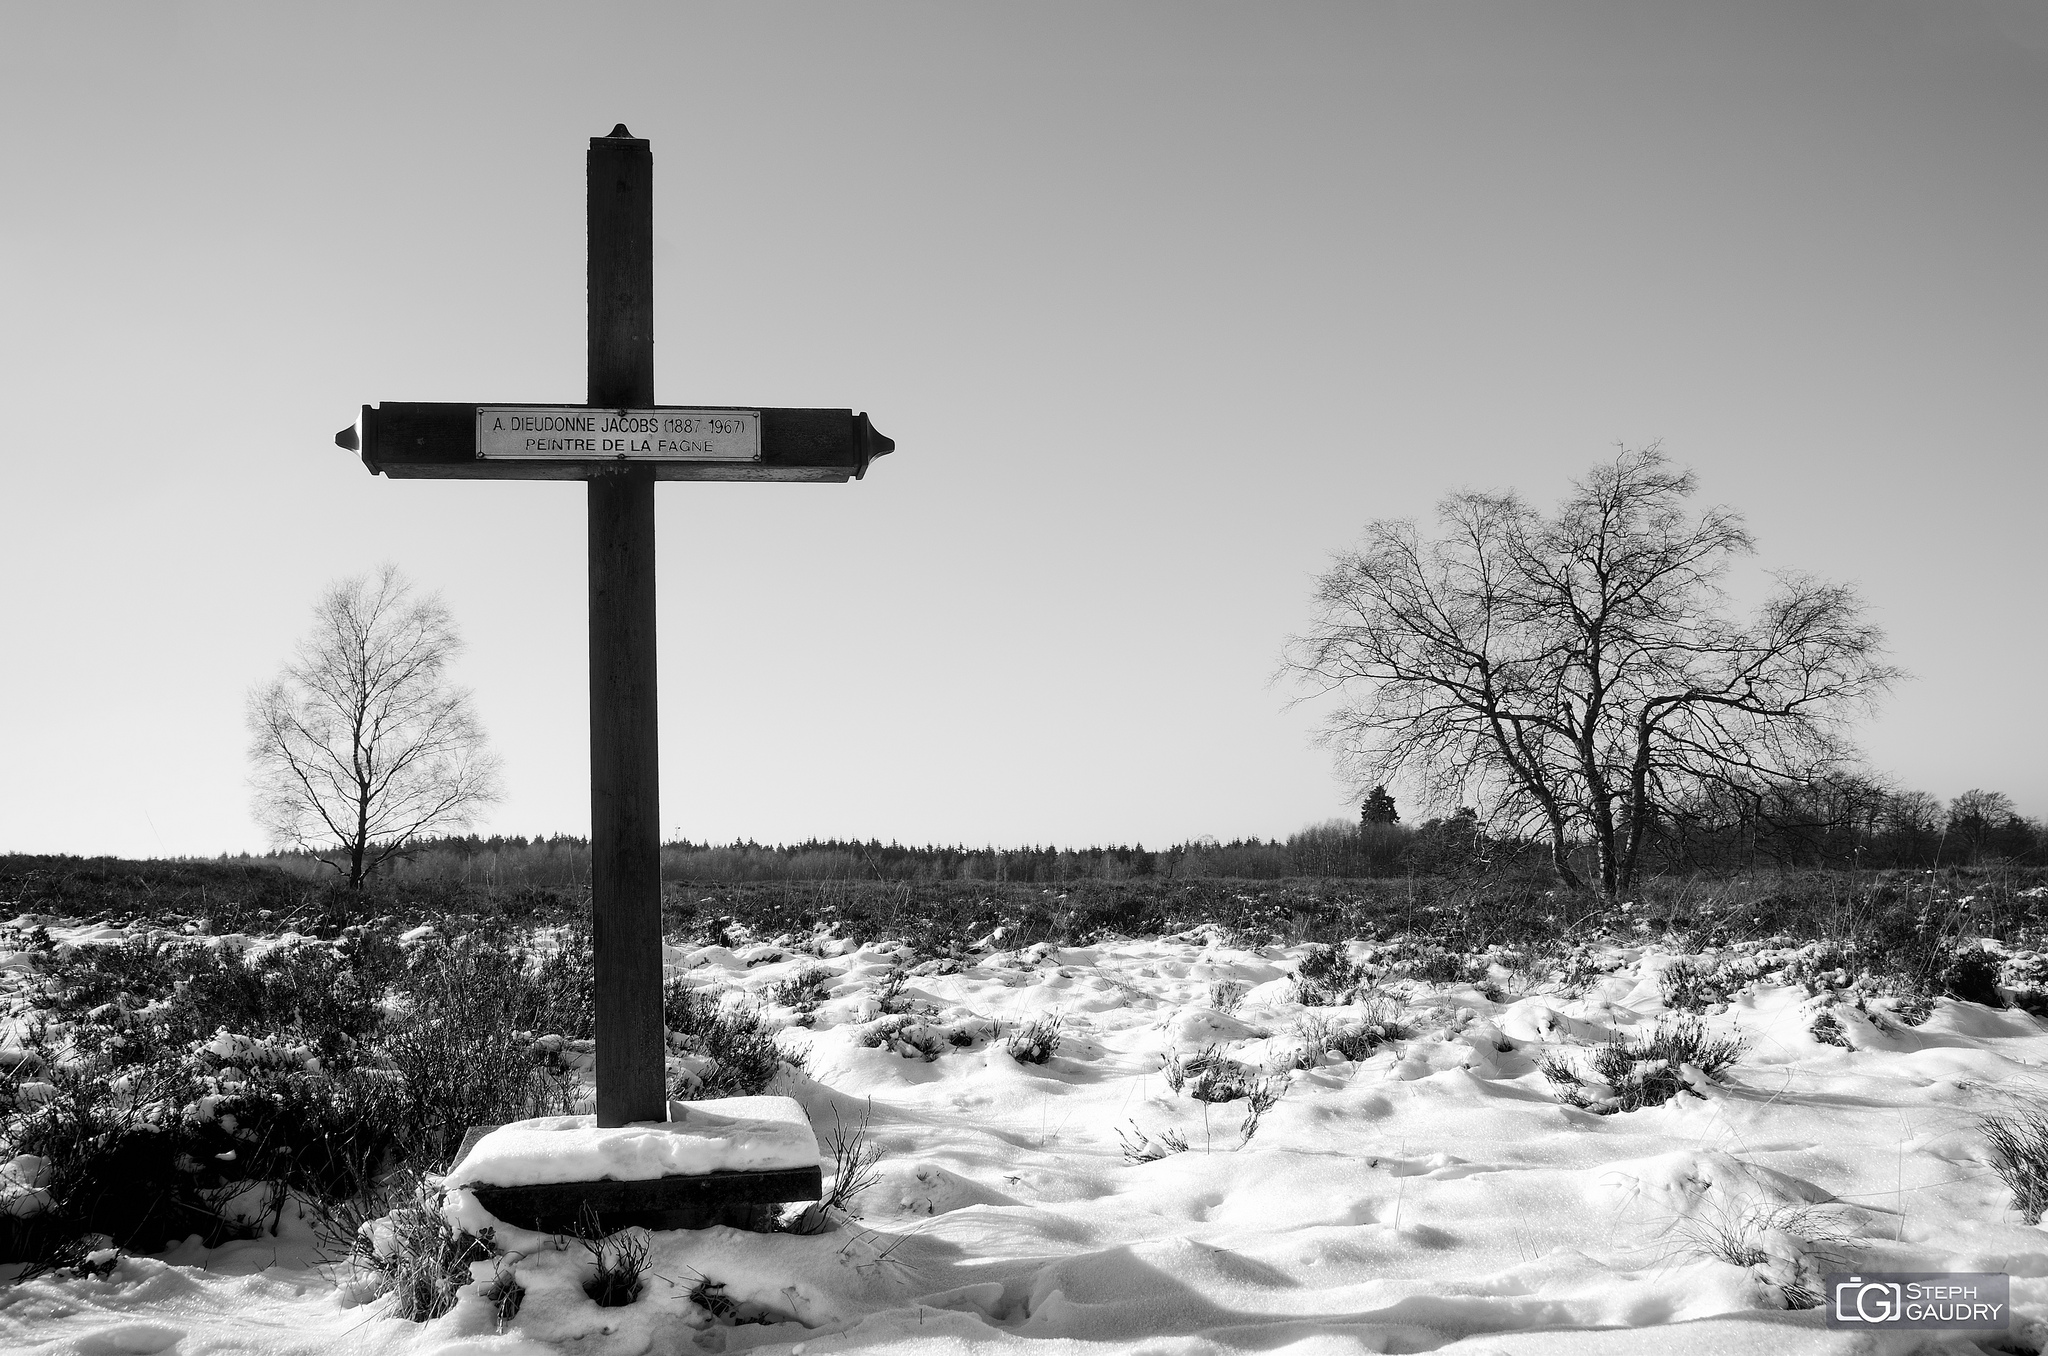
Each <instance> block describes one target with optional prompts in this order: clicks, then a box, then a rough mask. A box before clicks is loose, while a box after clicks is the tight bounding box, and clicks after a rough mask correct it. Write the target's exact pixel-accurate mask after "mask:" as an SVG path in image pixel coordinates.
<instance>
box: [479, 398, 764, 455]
mask: <svg viewBox="0 0 2048 1356" xmlns="http://www.w3.org/2000/svg"><path fill="white" fill-rule="evenodd" d="M476 454H477V456H478V457H481V458H483V459H484V460H486V461H759V460H760V459H761V412H760V411H759V410H716V409H708V410H699V409H652V410H593V409H591V408H589V407H588V406H584V405H479V406H478V407H477V411H476Z"/></svg>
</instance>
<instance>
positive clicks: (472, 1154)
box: [447, 1097, 818, 1187]
mask: <svg viewBox="0 0 2048 1356" xmlns="http://www.w3.org/2000/svg"><path fill="white" fill-rule="evenodd" d="M668 1117H669V1118H668V1119H667V1120H666V1121H636V1122H634V1123H632V1124H630V1125H620V1126H609V1127H605V1128H602V1129H600V1128H599V1127H598V1125H597V1118H596V1117H595V1116H538V1117H535V1118H533V1119H532V1120H524V1121H513V1122H512V1123H511V1124H509V1125H501V1126H499V1127H498V1128H497V1129H495V1130H492V1131H491V1132H490V1133H488V1134H486V1135H484V1136H483V1137H482V1138H480V1139H478V1140H477V1142H476V1143H475V1144H474V1145H472V1146H471V1147H470V1150H469V1152H468V1153H467V1154H465V1155H463V1157H462V1159H461V1161H459V1162H458V1163H456V1165H455V1166H454V1167H453V1168H451V1169H450V1170H449V1172H448V1178H447V1181H448V1185H449V1186H452V1187H524V1186H545V1185H552V1184H555V1183H572V1182H651V1181H656V1180H658V1179H661V1178H668V1177H701V1176H704V1175H706V1174H709V1173H732V1172H772V1171H778V1170H789V1169H815V1168H816V1167H817V1166H818V1141H817V1137H816V1136H815V1135H814V1134H813V1133H812V1132H811V1122H810V1118H809V1117H808V1116H806V1115H805V1114H804V1109H803V1107H802V1106H801V1105H799V1104H798V1102H797V1101H796V1099H795V1098H793V1097H725V1098H715V1099H712V1100H709V1101H703V1102H670V1103H669V1104H668Z"/></svg>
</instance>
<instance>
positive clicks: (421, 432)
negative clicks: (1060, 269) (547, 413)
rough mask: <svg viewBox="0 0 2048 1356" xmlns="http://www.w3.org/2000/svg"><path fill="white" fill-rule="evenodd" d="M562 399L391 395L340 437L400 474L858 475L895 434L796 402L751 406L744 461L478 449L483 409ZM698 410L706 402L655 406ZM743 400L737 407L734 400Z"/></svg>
mask: <svg viewBox="0 0 2048 1356" xmlns="http://www.w3.org/2000/svg"><path fill="white" fill-rule="evenodd" d="M560 408H561V407H560V406H551V405H530V404H522V403H518V402H509V401H508V402H502V403H500V402H492V403H490V404H473V405H472V404H454V403H450V402H447V401H389V400H387V401H385V402H384V403H383V404H382V405H365V406H363V416H362V422H361V423H359V424H356V425H353V426H351V427H349V428H345V429H343V430H342V431H341V432H340V433H338V434H336V435H335V438H334V441H335V442H336V443H337V444H339V445H340V446H342V447H345V448H347V449H348V450H349V451H351V452H361V453H362V457H363V465H365V466H367V467H369V468H370V469H371V470H372V471H374V472H377V473H379V474H382V475H386V476H390V477H391V478H393V479H394V480H588V479H590V478H592V477H593V476H599V475H603V474H605V473H606V471H607V470H608V469H609V468H612V467H615V466H622V465H637V466H647V467H651V468H652V470H653V472H654V478H655V479H656V480H784V481H788V480H796V481H804V480H811V481H845V480H859V479H860V478H861V477H862V476H863V475H865V474H867V469H868V463H869V462H871V461H873V460H874V459H875V458H876V457H879V456H883V455H885V454H886V453H888V452H890V451H892V450H894V448H895V446H896V443H895V440H894V439H891V438H887V437H884V436H883V435H882V434H880V433H877V432H876V431H875V427H874V425H873V424H871V423H869V422H868V417H867V415H866V414H865V413H860V414H856V413H854V412H853V411H852V410H792V409H763V408H759V407H747V408H746V410H745V412H746V413H749V414H758V415H759V416H760V456H759V458H758V459H751V460H746V461H707V460H704V459H702V457H701V456H700V457H698V458H695V459H690V460H682V459H678V460H673V461H671V460H663V459H661V458H660V457H658V456H653V457H650V456H635V457H634V458H632V459H631V460H630V461H629V460H627V459H625V458H613V457H607V456H602V455H592V456H580V457H563V458H559V459H551V458H546V457H535V456H522V457H519V458H517V459H498V458H491V457H485V456H480V455H479V454H478V452H479V449H478V446H477V411H478V410H479V409H493V410H496V409H508V410H509V409H534V410H559V409H560ZM654 408H655V411H656V412H657V413H658V412H659V411H661V410H664V409H674V410H677V411H679V412H684V413H688V414H691V415H697V414H702V413H703V412H704V407H703V406H656V407H654ZM731 408H734V409H735V410H737V409H738V408H739V407H731Z"/></svg>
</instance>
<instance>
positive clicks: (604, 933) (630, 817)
mask: <svg viewBox="0 0 2048 1356" xmlns="http://www.w3.org/2000/svg"><path fill="white" fill-rule="evenodd" d="M624 131H625V128H624V127H623V126H621V127H620V128H619V129H618V131H617V132H615V133H614V134H613V135H611V136H608V137H592V138H591V139H590V157H589V161H588V169H589V185H588V188H589V192H588V198H587V202H588V204H589V214H588V220H589V226H590V256H589V259H590V355H589V366H590V403H591V404H593V405H596V406H607V405H609V406H619V407H624V408H633V407H644V406H647V405H652V404H653V403H654V243H653V242H654V157H653V154H652V153H651V152H650V151H649V149H648V146H647V143H646V142H644V141H641V140H638V139H637V138H632V137H626V136H621V135H619V133H622V132H624ZM587 494H588V498H589V504H588V510H589V512H588V517H589V547H590V551H589V563H590V913H591V927H590V942H591V952H592V954H593V955H594V956H595V958H596V965H597V974H596V983H595V985H594V986H593V988H594V991H595V995H596V1003H597V1014H596V1015H597V1123H598V1124H599V1125H601V1126H612V1125H627V1124H630V1123H631V1122H633V1121H655V1120H660V1119H661V1118H662V1117H664V1116H666V1115H667V1114H668V1086H667V1068H666V1063H665V1060H664V1056H665V1054H666V1053H667V1048H666V1032H665V1028H664V1024H663V1022H662V1011H661V803H660V802H661V770H660V767H659V765H658V759H659V748H660V743H661V736H660V729H659V725H658V716H657V712H658V710H659V707H658V704H657V700H656V689H655V681H654V615H655V614H654V471H653V468H652V467H649V466H645V465H633V464H626V465H615V466H612V467H608V468H606V471H605V474H603V475H597V476H592V477H591V478H590V482H589V487H588V490H587Z"/></svg>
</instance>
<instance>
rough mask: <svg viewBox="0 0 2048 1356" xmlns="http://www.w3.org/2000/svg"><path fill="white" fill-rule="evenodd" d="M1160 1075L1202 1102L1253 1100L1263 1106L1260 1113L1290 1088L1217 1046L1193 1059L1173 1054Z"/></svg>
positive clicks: (1192, 1056) (1169, 1084) (1195, 1054)
mask: <svg viewBox="0 0 2048 1356" xmlns="http://www.w3.org/2000/svg"><path fill="white" fill-rule="evenodd" d="M1160 1072H1161V1073H1162V1074H1163V1075H1164V1076H1165V1078H1166V1086H1167V1087H1169V1088H1171V1089H1173V1091H1175V1092H1177V1093H1186V1094H1187V1095H1188V1096H1189V1097H1192V1098H1193V1099H1194V1100H1196V1101H1198V1102H1209V1103H1212V1104H1213V1103H1216V1102H1235V1101H1239V1100H1250V1101H1252V1102H1254V1103H1259V1102H1263V1103H1264V1106H1262V1107H1260V1110H1264V1109H1265V1107H1270V1106H1271V1105H1272V1104H1273V1103H1274V1102H1275V1101H1278V1100H1279V1096H1280V1091H1281V1089H1283V1088H1284V1087H1285V1086H1286V1082H1285V1080H1284V1079H1280V1078H1275V1077H1269V1076H1268V1075H1266V1074H1263V1073H1260V1072H1259V1071H1258V1070H1257V1069H1252V1068H1248V1067H1246V1066H1245V1065H1243V1064H1240V1063H1238V1062H1237V1061H1236V1060H1234V1059H1231V1058H1230V1057H1229V1056H1227V1055H1225V1054H1224V1053H1223V1052H1222V1050H1220V1049H1219V1048H1218V1047H1216V1046H1214V1045H1209V1046H1204V1047H1203V1048H1202V1049H1200V1050H1197V1051H1195V1052H1194V1053H1193V1054H1191V1055H1181V1054H1180V1053H1178V1052H1175V1053H1173V1054H1170V1055H1168V1056H1167V1057H1166V1065H1165V1067H1164V1068H1163V1069H1162V1070H1161V1071H1160Z"/></svg>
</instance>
